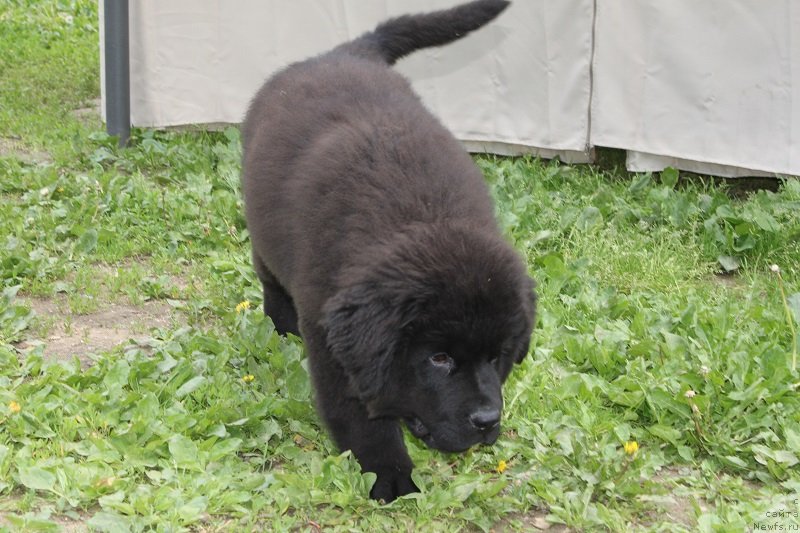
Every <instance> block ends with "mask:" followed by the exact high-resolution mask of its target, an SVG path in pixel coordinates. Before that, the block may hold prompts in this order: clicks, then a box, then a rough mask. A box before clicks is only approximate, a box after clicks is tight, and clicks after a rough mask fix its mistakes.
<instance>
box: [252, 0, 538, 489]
mask: <svg viewBox="0 0 800 533" xmlns="http://www.w3.org/2000/svg"><path fill="white" fill-rule="evenodd" d="M507 5H508V2H506V1H503V0H478V1H475V2H470V3H468V4H464V5H461V6H458V7H455V8H453V9H448V10H444V11H438V12H433V13H429V14H423V15H414V16H404V17H399V18H396V19H392V20H389V21H388V22H385V23H383V24H381V25H380V26H378V27H377V29H376V30H375V31H374V32H371V33H367V34H365V35H363V36H361V37H359V38H358V39H356V40H354V41H351V42H348V43H346V44H343V45H341V46H339V47H337V48H335V49H333V50H332V51H330V52H328V53H326V54H323V55H320V56H318V57H315V58H312V59H309V60H307V61H304V62H302V63H297V64H294V65H291V66H289V67H288V68H286V69H285V70H283V71H281V72H279V73H278V74H276V75H275V76H274V77H272V79H270V80H269V81H268V82H267V83H266V84H265V85H264V86H263V87H262V88H261V90H260V91H259V92H258V94H257V95H256V96H255V98H254V100H253V102H252V104H251V106H250V109H249V111H248V113H247V118H246V120H245V123H244V127H243V139H244V161H243V166H244V168H243V188H244V196H245V205H246V212H247V225H248V227H249V230H250V234H251V239H252V243H253V262H254V264H255V269H256V272H257V273H258V276H259V278H260V279H261V282H262V283H263V286H264V311H265V312H266V313H267V315H269V316H270V317H272V320H273V322H274V324H275V327H276V329H277V330H278V331H279V332H281V333H284V332H291V333H295V334H299V335H301V336H302V338H303V340H304V342H305V346H306V349H307V352H308V357H309V361H310V368H311V374H312V379H313V383H314V386H315V391H316V400H317V404H318V409H319V411H320V413H321V414H322V417H323V419H324V420H325V422H326V424H327V426H328V428H329V429H330V431H331V433H332V434H333V437H334V439H335V441H336V443H337V444H338V446H339V447H340V448H341V449H350V450H352V451H353V453H354V454H355V456H356V457H357V458H358V460H359V462H360V463H361V465H362V467H363V468H364V470H365V471H369V472H375V473H376V474H377V481H376V482H375V485H374V486H373V488H372V491H371V493H370V496H371V497H373V498H375V499H383V500H385V501H391V500H393V499H395V498H397V497H398V496H401V495H403V494H407V493H409V492H413V491H415V490H417V487H416V486H415V485H414V483H413V482H412V480H411V470H412V467H413V465H412V463H411V460H410V459H409V457H408V454H407V452H406V449H405V444H404V442H403V435H402V432H401V428H400V421H401V420H404V421H405V422H406V424H407V425H408V428H409V429H410V431H411V432H412V433H413V434H414V435H415V436H417V437H418V438H420V439H422V440H423V441H424V442H425V443H426V444H427V445H428V446H431V447H434V448H438V449H440V450H445V451H461V450H465V449H467V448H469V447H470V446H473V445H475V444H478V443H492V442H494V441H495V440H496V439H497V436H498V434H499V431H500V426H499V423H500V414H501V410H502V406H503V400H502V395H501V385H502V383H503V382H504V381H505V379H506V377H507V376H508V374H509V372H510V370H511V367H512V366H513V364H514V363H515V362H517V363H518V362H520V361H521V360H522V359H523V357H525V354H526V353H527V351H528V342H529V338H530V334H531V327H532V323H533V318H534V308H535V296H534V291H533V282H532V281H531V279H530V278H529V277H528V275H527V272H526V267H525V264H524V263H523V261H522V259H521V258H520V256H519V255H518V254H517V253H516V252H515V251H514V250H513V249H512V247H511V246H510V245H509V244H508V243H506V242H505V240H504V239H503V238H502V236H501V234H500V232H499V231H498V227H497V224H496V221H495V219H494V209H493V205H492V202H491V199H490V196H489V193H488V190H487V187H486V184H485V183H484V180H483V176H482V175H481V173H480V171H479V169H478V168H477V167H476V166H475V164H474V163H473V161H472V159H471V158H470V156H469V155H468V154H467V153H466V152H465V151H464V150H463V148H462V147H461V145H460V144H459V142H458V141H456V140H455V139H454V138H453V136H452V135H451V134H450V133H449V132H448V131H447V130H446V129H445V128H444V127H443V126H442V125H441V124H440V123H439V122H438V121H437V120H436V119H435V118H434V117H433V116H432V115H431V114H430V113H429V112H428V111H427V110H426V109H425V108H424V107H423V105H422V104H421V103H420V101H419V99H418V98H417V96H416V95H415V94H414V93H413V91H412V90H411V87H410V86H409V83H408V82H407V81H406V80H405V79H404V78H403V77H402V76H401V75H399V74H397V73H396V72H394V71H393V70H391V69H390V68H389V66H390V65H392V64H393V63H394V62H395V61H396V60H397V59H399V58H400V57H403V56H405V55H407V54H409V53H411V52H413V51H414V50H417V49H419V48H424V47H428V46H437V45H443V44H446V43H449V42H451V41H454V40H456V39H458V38H460V37H462V36H464V35H466V34H467V33H469V32H471V31H472V30H475V29H478V28H480V27H481V26H483V25H484V24H486V23H487V22H489V21H490V20H492V19H493V18H495V17H496V16H497V15H498V14H499V13H500V12H501V11H503V10H504V9H505V8H506V7H507Z"/></svg>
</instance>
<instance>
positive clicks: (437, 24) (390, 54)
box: [343, 0, 511, 65]
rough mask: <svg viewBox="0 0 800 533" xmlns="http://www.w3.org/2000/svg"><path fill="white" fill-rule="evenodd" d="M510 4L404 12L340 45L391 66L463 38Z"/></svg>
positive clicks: (496, 0) (479, 1)
mask: <svg viewBox="0 0 800 533" xmlns="http://www.w3.org/2000/svg"><path fill="white" fill-rule="evenodd" d="M510 3H511V2H509V1H507V0H475V1H473V2H469V3H467V4H462V5H459V6H456V7H453V8H451V9H444V10H441V11H433V12H431V13H423V14H420V15H404V16H402V17H397V18H393V19H390V20H387V21H386V22H384V23H382V24H380V25H379V26H378V27H377V28H375V31H372V32H369V33H366V34H364V35H362V36H361V37H359V38H357V39H355V40H354V41H351V42H349V43H347V44H345V45H343V48H344V49H346V50H347V51H348V52H350V53H353V54H356V55H365V56H368V57H371V58H376V57H377V58H379V59H380V60H382V61H385V62H386V63H388V64H389V65H393V64H394V63H395V62H396V61H397V60H398V59H400V58H401V57H403V56H407V55H408V54H410V53H411V52H414V51H415V50H419V49H420V48H428V47H431V46H441V45H444V44H447V43H451V42H453V41H456V40H458V39H460V38H461V37H464V36H465V35H466V34H468V33H470V32H471V31H474V30H477V29H478V28H480V27H481V26H483V25H484V24H486V23H488V22H490V21H491V20H492V19H494V18H495V17H497V15H499V14H500V13H501V12H502V11H503V10H504V9H505V8H507V7H508V5H509V4H510Z"/></svg>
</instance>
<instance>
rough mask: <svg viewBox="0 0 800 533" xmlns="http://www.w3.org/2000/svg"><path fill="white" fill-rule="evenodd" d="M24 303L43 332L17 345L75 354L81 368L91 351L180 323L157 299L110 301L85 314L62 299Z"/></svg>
mask: <svg viewBox="0 0 800 533" xmlns="http://www.w3.org/2000/svg"><path fill="white" fill-rule="evenodd" d="M25 303H26V305H28V306H30V307H31V308H32V309H33V310H34V311H35V312H36V314H37V316H38V318H39V321H40V325H41V326H42V328H41V329H42V330H43V331H44V334H43V335H40V336H38V337H37V336H35V335H34V336H31V337H29V338H27V339H25V340H24V341H23V342H21V343H20V344H19V345H18V348H20V349H25V348H29V347H32V346H35V345H37V344H40V343H41V344H43V345H44V347H45V348H44V354H45V356H47V357H49V358H51V359H53V360H70V359H72V358H73V357H75V356H77V357H78V359H79V360H80V361H81V365H82V366H84V367H86V366H89V365H90V364H91V363H92V359H91V357H90V355H91V354H96V353H99V352H104V351H108V350H111V349H113V348H115V347H117V346H119V345H122V344H127V343H128V342H129V341H131V340H133V341H134V342H137V341H142V340H144V339H146V338H147V336H148V335H147V332H148V331H149V330H150V329H152V328H157V327H163V328H165V327H169V326H171V325H172V324H175V323H176V322H182V318H181V317H180V315H179V314H178V313H177V312H176V311H175V310H174V309H173V308H172V307H170V306H169V305H168V304H166V303H164V302H161V301H149V302H146V303H144V304H143V305H141V306H132V305H126V304H117V303H114V304H109V305H106V306H104V307H102V308H101V309H99V310H97V311H96V312H92V313H87V314H74V313H70V312H69V306H68V305H67V302H66V300H65V299H43V298H31V299H27V300H25Z"/></svg>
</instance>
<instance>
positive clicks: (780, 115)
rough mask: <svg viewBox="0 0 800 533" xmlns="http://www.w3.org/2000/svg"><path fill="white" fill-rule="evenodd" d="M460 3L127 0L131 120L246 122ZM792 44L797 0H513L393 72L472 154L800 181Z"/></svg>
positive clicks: (799, 42)
mask: <svg viewBox="0 0 800 533" xmlns="http://www.w3.org/2000/svg"><path fill="white" fill-rule="evenodd" d="M460 1H461V0H369V1H365V0H337V1H331V0H293V1H291V2H288V1H286V0H237V1H236V2H230V1H225V0H137V1H136V2H131V3H130V11H131V25H130V34H131V80H132V82H131V84H132V86H131V94H132V102H131V114H132V123H133V124H134V125H137V126H155V127H161V126H175V125H185V124H209V123H238V122H240V121H241V119H242V117H243V114H244V111H245V110H246V107H247V104H248V102H249V99H250V97H251V96H252V94H253V93H254V92H255V90H256V89H257V88H258V87H259V85H260V84H261V83H262V82H263V81H264V80H265V79H266V78H267V77H268V76H269V75H270V74H271V73H273V72H275V71H276V70H278V69H280V68H282V67H283V66H285V65H287V64H289V63H291V62H293V61H298V60H302V59H304V58H306V57H309V56H312V55H315V54H317V53H320V52H322V51H325V50H327V49H329V48H330V47H332V46H334V45H335V44H338V43H340V42H342V41H344V40H347V39H350V38H352V37H355V36H357V35H359V34H361V33H363V32H365V31H368V30H370V29H372V28H374V26H375V24H376V23H378V22H380V21H382V20H383V19H385V18H387V17H389V16H394V15H399V14H405V13H409V12H418V11H426V10H431V9H438V8H445V7H450V6H452V5H455V4H458V3H460ZM796 35H800V4H796V2H792V0H769V1H766V2H765V1H763V0H704V1H703V2H693V1H690V0H672V1H670V2H664V1H658V0H613V1H612V0H516V1H515V2H513V3H512V5H511V7H510V8H509V9H508V10H507V11H506V12H505V13H503V14H502V15H501V16H500V17H499V18H498V19H497V20H496V21H494V22H492V23H491V24H490V25H489V26H487V27H486V28H484V29H482V30H480V31H479V32H477V33H475V34H474V35H471V36H469V37H468V38H465V39H463V40H461V41H458V42H456V43H454V44H452V45H449V46H446V47H443V48H438V49H432V50H425V51H421V52H418V53H417V54H415V55H412V56H411V57H409V58H407V59H404V60H402V61H401V62H400V63H399V64H398V66H397V68H398V69H399V70H400V71H401V72H403V73H404V74H406V75H407V76H408V77H409V78H410V79H411V80H412V82H413V85H414V87H415V89H416V90H417V91H418V92H419V94H420V95H421V97H422V99H423V101H424V102H425V104H426V105H427V106H428V107H429V108H430V109H431V110H432V111H433V112H434V113H435V114H436V115H437V116H439V117H440V118H441V120H442V121H443V122H444V123H445V124H446V125H447V126H448V127H449V128H450V129H451V130H452V131H453V132H454V133H455V135H456V136H457V137H458V138H459V139H462V140H463V141H465V143H466V144H467V146H468V147H469V148H470V149H471V150H473V151H489V152H494V153H501V154H519V153H534V154H539V155H542V156H545V157H552V156H554V155H559V156H560V157H562V159H566V160H569V161H586V160H588V159H589V158H590V156H591V147H592V146H595V145H597V146H610V147H617V148H623V149H626V150H629V151H630V152H629V158H628V164H629V167H631V168H632V169H645V170H658V169H659V168H663V166H666V165H676V166H678V167H681V168H686V167H691V168H689V169H690V170H695V171H699V172H703V171H704V170H705V171H708V170H711V171H714V172H715V173H718V174H722V175H737V174H742V173H744V174H753V173H754V172H752V171H749V170H742V169H754V170H758V171H765V172H767V173H788V174H800V143H798V142H797V137H798V132H800V63H799V62H800V39H798V38H797V37H795V36H796ZM794 104H798V105H794ZM706 163H712V164H714V165H713V166H708V165H706Z"/></svg>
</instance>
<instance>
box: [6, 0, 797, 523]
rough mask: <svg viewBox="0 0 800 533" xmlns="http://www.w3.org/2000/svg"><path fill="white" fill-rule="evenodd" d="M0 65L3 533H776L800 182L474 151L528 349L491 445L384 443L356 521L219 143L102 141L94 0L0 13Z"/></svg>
mask: <svg viewBox="0 0 800 533" xmlns="http://www.w3.org/2000/svg"><path fill="white" fill-rule="evenodd" d="M0 43H2V44H0V206H1V208H0V290H2V293H1V294H0V529H7V530H10V531H59V530H65V531H84V530H97V531H142V530H149V529H158V530H163V531H180V530H190V531H217V530H222V531H247V530H264V531H266V530H270V531H273V530H274V531H282V530H299V531H319V530H325V531H337V530H341V531H369V530H373V531H397V530H399V531H457V530H461V531H481V530H482V531H490V530H494V531H517V530H521V531H531V530H534V531H535V530H536V528H539V529H548V530H549V531H565V530H578V531H580V530H587V531H593V530H611V531H704V532H711V531H723V532H727V531H744V530H748V529H756V530H762V529H763V530H766V529H765V528H772V529H770V530H772V531H781V530H782V531H792V530H795V531H797V530H800V525H798V524H800V520H798V518H797V517H798V514H797V513H798V511H800V507H799V506H798V498H800V470H799V469H798V468H799V467H798V461H799V459H798V457H800V394H798V390H797V389H798V387H800V372H799V371H798V370H797V368H796V365H797V362H796V358H797V351H798V344H799V343H798V335H797V331H798V329H800V215H798V213H800V181H798V180H796V179H787V180H784V181H781V182H780V183H779V188H778V190H777V192H769V191H765V190H761V191H755V192H750V193H747V194H733V191H732V190H731V187H730V185H728V184H725V183H723V182H719V181H713V180H710V179H701V178H698V177H687V176H679V175H678V173H677V172H675V171H672V170H668V171H666V172H664V173H662V174H661V175H650V174H641V175H628V174H627V173H625V172H623V171H620V170H613V169H612V170H603V171H601V170H598V169H597V168H593V167H582V166H580V167H579V166H567V165H563V164H558V163H550V162H543V161H538V160H534V159H527V158H516V159H505V158H495V157H490V156H481V157H477V158H476V161H477V163H478V164H479V166H480V167H481V168H482V169H483V171H484V172H485V174H486V177H487V180H488V182H489V183H490V185H491V188H492V192H493V194H494V196H495V198H496V200H497V205H498V218H499V220H500V222H501V224H502V226H503V228H504V230H505V231H506V233H507V235H508V237H509V239H511V240H512V241H513V242H514V243H515V245H516V246H517V248H518V249H519V250H521V251H522V252H523V253H524V254H525V256H526V257H527V259H528V262H529V268H530V271H531V273H532V275H533V276H534V278H535V279H536V280H537V281H538V292H539V295H540V307H539V317H538V323H537V327H536V331H535V334H534V336H533V341H532V346H531V352H530V355H529V357H528V358H527V359H526V361H525V362H524V364H523V365H522V366H521V367H519V368H517V369H516V371H515V373H514V374H513V375H512V377H511V379H510V380H509V382H508V383H507V385H506V388H505V401H506V413H505V418H504V432H503V434H502V435H501V437H500V439H499V440H498V442H497V443H496V444H495V445H494V446H492V447H482V448H476V449H473V450H471V451H470V452H468V453H466V454H462V455H446V454H442V453H439V452H435V451H431V450H428V449H426V448H425V447H424V445H422V444H421V443H420V442H418V441H415V440H414V439H413V437H411V436H410V435H408V436H407V442H408V444H409V451H410V453H411V456H412V459H414V462H415V464H416V465H417V469H416V471H415V474H414V475H415V481H416V483H417V485H418V486H419V487H421V489H422V491H421V492H420V493H418V494H412V495H409V496H406V497H404V498H401V499H399V500H398V501H396V502H394V503H392V504H390V505H379V504H378V503H376V502H373V501H371V500H369V499H368V497H367V495H368V492H369V488H370V485H371V483H372V481H373V476H372V475H371V474H367V475H363V474H361V472H360V470H359V467H358V464H357V463H356V462H355V460H354V459H353V458H352V456H351V455H350V454H349V453H345V454H340V453H339V451H338V450H336V449H335V447H334V446H333V444H332V442H331V440H330V438H329V437H328V436H327V434H326V433H325V431H324V429H323V428H322V427H321V425H320V421H319V419H318V417H317V416H316V414H315V412H314V410H313V407H312V403H311V390H310V386H309V381H308V376H307V373H306V368H305V366H306V363H305V355H304V351H303V344H302V341H301V340H299V339H297V338H284V337H281V336H278V335H276V334H275V333H274V331H273V327H272V324H271V323H270V322H269V321H268V320H267V319H265V318H264V317H263V314H262V313H261V311H260V304H261V291H260V288H259V284H258V281H257V279H256V277H255V275H254V273H253V271H252V269H251V267H250V261H249V243H248V233H247V229H246V227H245V224H244V219H243V216H242V212H241V207H242V206H241V199H240V193H239V184H238V180H239V168H240V166H239V157H240V150H241V149H240V142H239V133H238V130H237V129H236V128H230V129H227V130H225V131H223V132H162V131H150V130H136V131H134V133H133V139H132V144H131V146H130V148H128V149H124V150H123V149H119V148H117V147H116V143H115V140H114V139H111V138H109V137H108V136H107V135H105V134H104V133H103V125H102V123H101V121H100V119H99V116H98V115H97V113H96V111H95V109H94V108H95V107H96V105H97V104H96V99H97V98H98V97H99V80H98V70H99V68H98V61H99V58H98V55H99V54H98V49H97V48H98V33H97V12H96V2H93V1H91V0H73V1H66V0H38V1H34V0H0ZM773 265H776V267H775V268H772V267H773ZM775 269H777V270H778V271H777V272H776V271H775ZM780 528H782V529H780Z"/></svg>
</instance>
